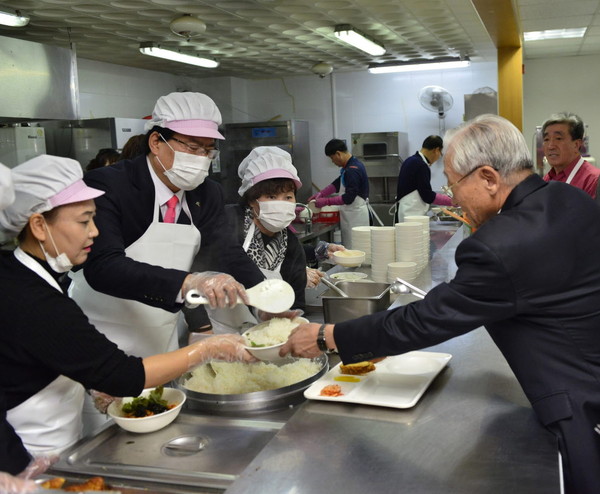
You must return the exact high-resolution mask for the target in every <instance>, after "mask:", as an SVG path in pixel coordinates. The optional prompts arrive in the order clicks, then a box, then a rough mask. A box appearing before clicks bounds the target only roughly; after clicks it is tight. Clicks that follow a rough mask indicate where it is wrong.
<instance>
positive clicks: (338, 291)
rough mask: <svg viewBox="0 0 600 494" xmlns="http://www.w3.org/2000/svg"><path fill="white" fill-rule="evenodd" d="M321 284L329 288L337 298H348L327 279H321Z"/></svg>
mask: <svg viewBox="0 0 600 494" xmlns="http://www.w3.org/2000/svg"><path fill="white" fill-rule="evenodd" d="M321 282H322V283H323V284H324V285H326V286H328V287H329V288H331V289H332V290H333V291H334V292H336V293H337V294H338V295H339V296H341V297H344V298H349V295H348V294H347V293H346V292H345V291H344V290H342V289H341V288H338V287H337V286H336V285H335V284H334V283H332V282H331V281H329V280H328V279H327V278H325V277H323V278H321Z"/></svg>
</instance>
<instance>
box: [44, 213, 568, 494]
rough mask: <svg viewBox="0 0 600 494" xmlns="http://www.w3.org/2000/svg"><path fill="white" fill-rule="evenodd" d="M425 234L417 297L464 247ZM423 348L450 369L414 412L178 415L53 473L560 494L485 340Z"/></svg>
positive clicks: (545, 436)
mask: <svg viewBox="0 0 600 494" xmlns="http://www.w3.org/2000/svg"><path fill="white" fill-rule="evenodd" d="M432 227H434V228H433V229H434V233H433V234H432V240H433V243H434V246H433V250H432V252H433V257H432V260H431V262H430V263H429V265H428V266H427V268H426V269H425V270H424V271H423V272H422V273H421V275H420V276H419V278H418V279H417V280H415V281H414V284H415V285H417V286H419V287H420V288H422V289H425V290H429V289H430V288H431V287H432V286H435V285H437V284H438V283H441V282H443V281H447V280H449V279H451V278H452V277H453V276H454V273H455V271H456V266H455V264H454V251H455V249H456V246H457V245H458V244H459V243H460V241H461V240H462V238H463V231H462V229H459V230H458V231H456V226H454V227H451V226H448V225H441V224H438V225H434V224H432ZM359 269H360V270H361V271H365V269H363V268H359ZM412 300H413V299H412V297H411V296H410V295H402V296H400V297H399V298H397V299H395V301H394V302H393V304H392V305H393V306H396V305H400V304H404V303H408V302H410V301H412ZM309 319H310V320H312V321H315V322H316V321H317V320H318V319H319V316H318V314H316V313H313V314H311V315H309ZM428 350H430V351H436V352H443V353H449V354H451V355H452V359H451V360H450V362H449V364H448V366H447V368H445V369H444V370H443V371H442V372H441V373H440V374H439V375H438V377H437V378H436V379H435V380H434V381H433V382H432V384H431V386H430V387H429V388H428V390H427V391H426V392H425V394H424V395H423V397H422V398H421V400H420V401H419V402H418V403H417V404H416V405H415V406H414V407H412V408H410V409H395V408H384V407H374V406H366V405H356V404H344V403H335V402H329V401H328V402H325V401H306V402H304V403H302V404H301V405H299V406H295V407H292V408H289V409H287V410H282V411H280V412H271V413H266V414H260V415H253V416H252V417H246V418H244V417H239V418H228V417H215V416H211V415H209V414H203V415H199V414H194V413H193V412H192V411H189V410H185V411H184V412H183V413H182V414H181V415H180V416H179V417H178V418H177V419H176V421H175V422H174V423H173V424H171V425H170V426H168V427H167V428H166V429H163V430H161V431H157V432H155V433H152V434H147V435H136V434H131V433H125V432H124V431H121V430H119V429H118V427H117V426H116V425H115V426H112V428H111V429H108V430H105V431H104V432H102V433H101V434H99V435H98V436H96V437H94V438H92V439H91V440H87V441H83V442H82V443H81V444H78V445H76V446H74V447H73V449H72V450H71V451H70V452H67V453H66V454H65V455H63V459H62V460H61V462H59V463H58V464H57V465H55V468H54V471H51V473H60V474H62V475H64V474H65V473H70V474H79V475H83V474H87V475H90V474H98V472H101V474H102V475H104V476H105V477H106V478H107V479H108V480H110V481H112V483H113V485H117V486H125V487H145V488H150V489H153V490H154V491H156V492H164V493H166V492H169V493H181V494H184V493H185V494H188V493H209V492H213V493H214V492H223V491H225V492H226V493H227V494H248V493H260V494H317V493H318V494H330V493H331V494H338V493H344V494H365V493H367V492H373V493H378V494H384V493H385V494H387V493H396V492H398V493H404V492H406V493H411V494H483V493H485V494H506V493H510V494H538V493H539V494H555V493H556V494H558V493H559V492H560V489H559V475H558V459H557V452H556V445H555V442H554V440H553V438H552V436H551V435H550V434H549V433H548V432H547V431H546V430H545V429H544V428H543V427H542V426H541V425H540V424H539V422H538V421H537V419H536V417H535V415H534V413H533V411H532V409H531V407H530V406H529V403H528V401H527V399H526V398H525V396H524V394H523V392H522V390H521V388H520V386H519V384H518V383H517V381H516V379H515V377H514V375H513V373H512V371H511V370H510V368H509V367H508V365H507V363H506V361H505V360H504V358H503V357H502V355H501V354H500V352H499V351H498V349H497V348H496V347H495V345H494V344H493V342H492V341H491V339H490V337H489V336H488V334H487V333H486V332H485V330H484V329H483V328H479V329H477V330H475V331H473V332H471V333H469V334H466V335H463V336H461V337H458V338H455V339H453V340H450V341H447V342H445V343H443V344H440V345H437V346H434V347H431V348H429V349H428ZM330 360H331V365H335V364H336V363H337V362H338V361H339V358H337V357H336V356H335V355H332V356H331V358H330ZM190 430H191V431H192V432H193V434H201V435H202V436H206V437H207V438H208V442H207V447H206V449H205V450H204V451H188V450H187V449H186V450H183V451H181V452H179V453H178V454H179V455H183V456H181V457H179V456H173V455H174V453H173V452H169V451H166V450H165V449H164V444H163V443H164V442H165V440H166V439H165V438H170V437H171V436H174V435H175V436H177V435H185V434H190ZM167 453H169V454H167ZM196 455H197V456H196ZM223 458H226V460H223ZM136 459H140V461H139V463H136V461H137V460H136ZM127 465H137V466H135V468H134V469H132V468H129V467H128V466H127ZM150 465H160V466H159V467H151V466H150Z"/></svg>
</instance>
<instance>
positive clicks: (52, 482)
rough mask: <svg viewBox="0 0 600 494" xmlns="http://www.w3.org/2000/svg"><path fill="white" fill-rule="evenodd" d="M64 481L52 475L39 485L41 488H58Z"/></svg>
mask: <svg viewBox="0 0 600 494" xmlns="http://www.w3.org/2000/svg"><path fill="white" fill-rule="evenodd" d="M65 482H66V479H64V478H62V477H54V478H53V479H48V480H46V481H45V482H42V483H41V484H40V486H41V487H42V489H60V488H61V487H62V486H63V485H64V484H65Z"/></svg>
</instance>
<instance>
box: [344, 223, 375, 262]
mask: <svg viewBox="0 0 600 494" xmlns="http://www.w3.org/2000/svg"><path fill="white" fill-rule="evenodd" d="M346 247H347V248H348V246H346ZM352 248H353V249H356V250H362V251H363V252H364V253H365V260H364V261H363V264H371V227H370V226H355V227H353V228H352Z"/></svg>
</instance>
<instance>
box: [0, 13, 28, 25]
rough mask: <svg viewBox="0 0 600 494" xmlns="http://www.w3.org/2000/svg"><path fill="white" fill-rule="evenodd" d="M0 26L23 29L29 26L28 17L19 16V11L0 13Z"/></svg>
mask: <svg viewBox="0 0 600 494" xmlns="http://www.w3.org/2000/svg"><path fill="white" fill-rule="evenodd" d="M0 24H2V25H3V26H10V27H23V26H26V25H27V24H29V16H26V15H23V14H21V11H20V10H15V12H14V14H13V13H11V12H0Z"/></svg>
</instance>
